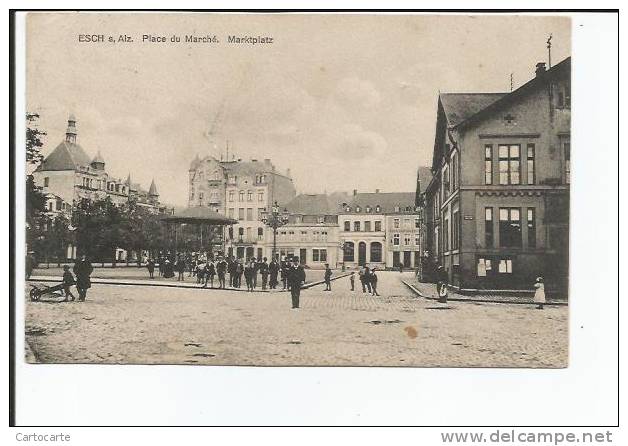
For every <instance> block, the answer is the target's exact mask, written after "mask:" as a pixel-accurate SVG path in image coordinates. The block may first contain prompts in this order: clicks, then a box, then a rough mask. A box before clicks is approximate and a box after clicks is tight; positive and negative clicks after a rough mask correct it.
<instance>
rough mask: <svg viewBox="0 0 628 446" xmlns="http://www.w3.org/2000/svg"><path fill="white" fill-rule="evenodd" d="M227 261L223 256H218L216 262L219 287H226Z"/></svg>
mask: <svg viewBox="0 0 628 446" xmlns="http://www.w3.org/2000/svg"><path fill="white" fill-rule="evenodd" d="M227 266H228V265H227V262H226V261H225V259H223V258H222V257H218V262H216V274H217V275H218V288H223V289H224V288H225V274H226V273H227Z"/></svg>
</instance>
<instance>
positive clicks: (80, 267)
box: [73, 254, 94, 302]
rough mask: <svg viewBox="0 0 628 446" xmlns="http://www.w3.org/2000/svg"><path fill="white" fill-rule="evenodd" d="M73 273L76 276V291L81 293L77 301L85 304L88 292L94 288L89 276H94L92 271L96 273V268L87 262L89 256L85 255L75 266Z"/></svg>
mask: <svg viewBox="0 0 628 446" xmlns="http://www.w3.org/2000/svg"><path fill="white" fill-rule="evenodd" d="M73 271H74V275H75V276H76V289H77V290H78V293H79V296H78V299H77V300H78V301H79V302H84V301H85V298H86V297H87V290H88V289H89V288H91V286H92V283H91V281H90V280H89V276H90V275H91V274H92V271H94V267H93V266H92V264H91V263H90V262H89V260H87V256H85V254H83V255H82V256H81V259H80V260H78V261H77V262H76V263H75V264H74V268H73Z"/></svg>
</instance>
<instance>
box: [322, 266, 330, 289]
mask: <svg viewBox="0 0 628 446" xmlns="http://www.w3.org/2000/svg"><path fill="white" fill-rule="evenodd" d="M323 291H331V268H329V263H325V289H324V290H323Z"/></svg>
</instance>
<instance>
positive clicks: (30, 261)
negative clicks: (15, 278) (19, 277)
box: [25, 251, 37, 279]
mask: <svg viewBox="0 0 628 446" xmlns="http://www.w3.org/2000/svg"><path fill="white" fill-rule="evenodd" d="M25 266H26V279H30V277H31V274H33V270H34V269H35V267H36V266H37V260H35V256H34V252H33V251H29V252H28V254H27V255H26V265H25Z"/></svg>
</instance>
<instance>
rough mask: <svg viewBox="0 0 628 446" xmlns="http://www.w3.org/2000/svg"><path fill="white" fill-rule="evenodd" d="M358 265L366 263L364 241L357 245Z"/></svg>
mask: <svg viewBox="0 0 628 446" xmlns="http://www.w3.org/2000/svg"><path fill="white" fill-rule="evenodd" d="M358 265H360V266H364V265H366V243H364V242H360V244H359V245H358Z"/></svg>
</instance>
